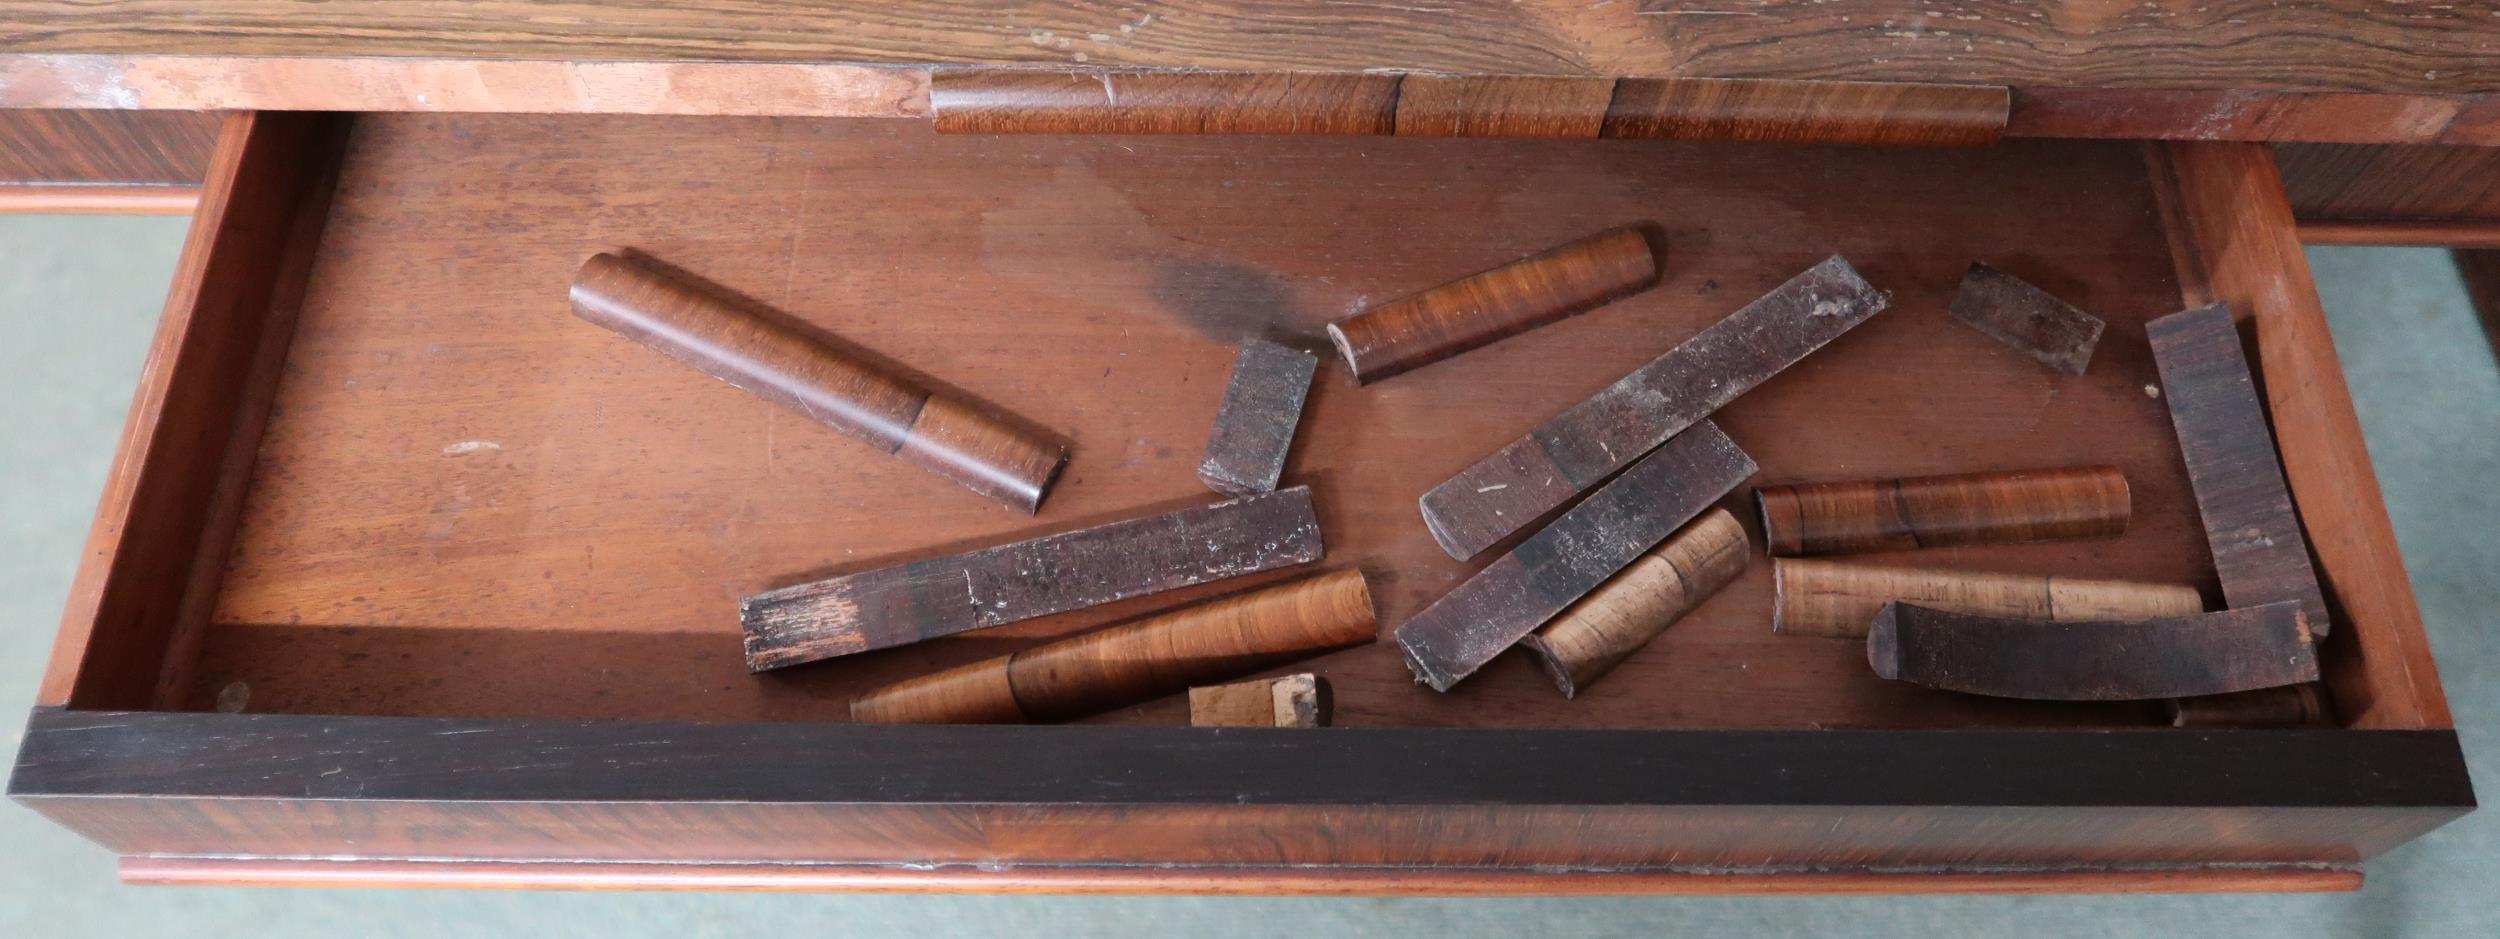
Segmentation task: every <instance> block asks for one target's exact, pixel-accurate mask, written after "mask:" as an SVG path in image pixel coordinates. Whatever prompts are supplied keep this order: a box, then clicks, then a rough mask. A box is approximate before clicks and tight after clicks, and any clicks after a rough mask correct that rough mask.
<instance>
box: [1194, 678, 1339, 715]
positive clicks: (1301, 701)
mask: <svg viewBox="0 0 2500 939" xmlns="http://www.w3.org/2000/svg"><path fill="white" fill-rule="evenodd" d="M1333 703H1334V702H1333V700H1332V699H1331V695H1330V691H1329V687H1328V679H1325V678H1321V677H1320V676H1318V675H1313V674H1311V673H1309V672H1303V673H1301V674H1298V675H1284V676H1279V677H1276V678H1254V679H1251V680H1249V681H1237V682H1232V683H1230V684H1223V685H1209V686H1207V687H1204V688H1191V689H1189V726H1191V727H1326V726H1328V718H1329V709H1330V705H1331V704H1333Z"/></svg>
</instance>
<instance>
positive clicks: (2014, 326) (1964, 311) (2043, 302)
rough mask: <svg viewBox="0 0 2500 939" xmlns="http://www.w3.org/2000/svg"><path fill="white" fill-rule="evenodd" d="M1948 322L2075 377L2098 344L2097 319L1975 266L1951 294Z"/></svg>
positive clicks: (2011, 277) (2012, 278)
mask: <svg viewBox="0 0 2500 939" xmlns="http://www.w3.org/2000/svg"><path fill="white" fill-rule="evenodd" d="M1952 311H1953V318H1954V319H1956V320H1960V321H1961V322H1962V323H1963V325H1966V326H1969V327H1970V328H1972V329H1976V330H1979V331H1980V332H1983V333H1986V334H1987V335H1988V337H1989V338H1991V339H1994V340H1996V341H1998V342H2002V343H2004V344H2006V345H2008V346H2012V347H2014V348H2015V349H2017V350H2019V351H2021V352H2022V353H2023V354H2024V355H2028V356H2031V357H2032V358H2034V359H2038V360H2039V361H2040V364H2042V365H2046V366H2048V367H2050V368H2052V369H2056V370H2057V371H2059V372H2061V373H2064V374H2066V375H2068V376H2070V377H2077V378H2080V377H2082V376H2083V371H2084V369H2085V368H2086V367H2088V366H2090V365H2091V364H2092V348H2093V347H2094V346H2095V345H2098V344H2099V343H2100V341H2101V329H2102V327H2103V326H2104V325H2105V324H2103V323H2102V322H2101V319H2100V317H2097V316H2093V315H2092V314H2090V313H2086V312H2084V311H2082V310H2078V309H2075V307H2074V305H2073V304H2070V303H2067V302H2066V301H2064V300H2060V299H2058V298H2057V297H2056V296H2055V295H2053V294H2051V293H2049V292H2048V291H2046V290H2042V289H2040V288H2038V287H2034V286H2032V285H2031V284H2029V283H2026V282H2024V281H2023V280H2022V279H2021V278H2018V277H2015V276H2014V275H2012V274H2008V273H2006V272H2004V271H2000V270H1997V269H1996V268H1993V267H1989V266H1988V265H1985V264H1981V263H1979V262H1977V261H1973V262H1971V265H1970V270H1969V271H1968V272H1965V273H1964V274H1963V275H1962V286H1961V289H1960V290H1957V291H1955V292H1954V294H1953V306H1952Z"/></svg>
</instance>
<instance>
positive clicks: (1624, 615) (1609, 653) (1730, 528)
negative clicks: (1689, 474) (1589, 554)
mask: <svg viewBox="0 0 2500 939" xmlns="http://www.w3.org/2000/svg"><path fill="white" fill-rule="evenodd" d="M1752 551H1753V545H1752V544H1751V543H1750V542H1748V541H1746V540H1745V526H1743V525H1740V524H1737V522H1736V516H1734V515H1730V514H1728V511H1727V510H1726V509H1712V510H1710V512H1709V513H1708V514H1706V515H1703V516H1702V517H1701V519H1700V520H1699V521H1695V522H1694V523H1692V524H1690V525H1686V526H1684V530H1683V531H1680V532H1677V533H1676V534H1675V535H1674V537H1671V538H1668V539H1667V541H1666V543H1665V544H1662V545H1659V546H1658V547H1657V548H1656V549H1654V550H1652V551H1650V552H1649V553H1648V554H1644V555H1642V556H1641V557H1640V559H1639V560H1636V561H1633V562H1632V564H1631V566H1629V567H1626V568H1624V569H1623V572H1622V573H1619V574H1616V575H1615V576H1614V579H1612V580H1608V581H1607V582H1606V584H1605V586H1602V587H1599V588H1597V590H1596V591H1595V592H1593V593H1590V594H1589V595H1588V596H1585V597H1582V598H1580V601H1579V602H1578V603H1574V604H1572V605H1571V606H1570V607H1569V608H1567V609H1565V610H1563V611H1562V612H1561V613H1560V614H1557V615H1556V616H1555V617H1554V620H1553V622H1550V623H1547V624H1545V625H1544V626H1543V627H1541V628H1539V629H1538V630H1537V631H1536V632H1534V633H1531V634H1529V635H1528V637H1527V638H1525V639H1521V640H1519V645H1520V647H1521V648H1524V649H1526V650H1528V652H1529V654H1531V655H1534V656H1536V659H1537V661H1538V662H1539V663H1540V664H1542V665H1544V666H1545V673H1546V674H1547V675H1550V676H1553V679H1554V687H1556V688H1560V689H1562V693H1563V697H1566V698H1570V697H1576V696H1578V695H1579V693H1580V689H1582V688H1586V687H1588V686H1589V685H1590V684H1591V683H1593V682H1595V681H1597V679H1598V678H1599V677H1601V676H1603V675H1605V674H1606V673H1607V672H1608V671H1611V670H1613V669H1614V667H1615V666H1616V665H1617V664H1620V663H1621V662H1622V661H1623V660H1624V659H1626V658H1629V657H1631V655H1632V653H1633V652H1636V651H1638V650H1639V649H1640V647H1641V646H1643V645H1645V644H1647V643H1648V642H1649V640H1651V639H1653V638H1656V637H1657V636H1658V634H1659V633H1662V632H1665V631H1666V630H1667V627H1668V626H1671V625H1673V624H1674V623H1675V621H1676V620H1678V619H1681V618H1683V616H1684V614H1686V613H1690V612H1692V611H1693V608H1694V607H1697V606H1700V605H1701V602H1702V601H1704V600H1707V599H1710V596H1711V595H1712V594H1715V593H1717V592H1719V588H1721V587H1725V586H1727V585H1728V582H1730V581H1733V580H1735V579H1736V575H1738V574H1742V573H1744V572H1745V562H1746V561H1747V560H1748V559H1749V558H1750V556H1751V554H1752Z"/></svg>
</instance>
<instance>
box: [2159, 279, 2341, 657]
mask: <svg viewBox="0 0 2500 939" xmlns="http://www.w3.org/2000/svg"><path fill="white" fill-rule="evenodd" d="M2144 331H2145V334H2146V335H2147V336H2148V337H2149V338H2150V339H2151V340H2152V344H2153V364H2154V366H2155V367H2157V368H2158V369H2160V371H2161V386H2162V400H2163V401H2164V402H2166V403H2168V404H2169V405H2170V423H2171V426H2172V427H2174V428H2176V429H2177V431H2178V434H2179V454H2180V456H2181V457H2182V458H2184V459H2185V460H2186V462H2187V471H2188V487H2189V488H2190V489H2192V490H2194V491H2195V493H2196V512H2197V514H2198V515H2199V516H2201V517H2203V519H2204V522H2205V542H2206V545H2207V547H2209V548H2210V549H2211V550H2212V551H2213V556H2214V573H2215V574H2217V575H2219V576H2220V578H2221V580H2222V598H2223V601H2224V602H2225V603H2226V604H2228V605H2230V606H2235V607H2240V606H2256V605H2259V604H2265V603H2273V602H2276V601H2279V600H2292V601H2297V602H2298V603H2299V604H2300V610H2301V613H2302V614H2303V615H2304V616H2305V617H2306V618H2307V619H2308V621H2309V628H2310V630H2311V631H2312V632H2315V633H2316V634H2318V635H2319V636H2320V637H2324V636H2325V635H2326V634H2327V631H2328V629H2329V620H2328V617H2327V609H2326V597H2325V596H2324V594H2322V593H2321V592H2320V591H2319V589H2318V573H2317V569H2316V568H2315V567H2312V566H2311V565H2310V562H2309V542H2308V540H2307V539H2306V538H2304V537H2302V535H2301V530H2300V516H2299V515H2298V514H2296V513H2295V511H2294V509H2293V507H2292V494H2291V490H2290V488H2289V487H2288V486H2287V485H2286V484H2285V482H2284V478H2283V462H2282V459H2281V458H2280V457H2279V456H2278V455H2277V454H2276V453H2275V450H2274V432H2273V431H2272V430H2271V429H2270V428H2269V427H2268V425H2267V423H2266V412H2265V407H2264V405H2262V404H2260V403H2259V401H2258V398H2257V384H2256V381H2255V380H2254V379H2253V378H2252V377H2250V375H2249V371H2248V356H2247V353H2246V352H2245V351H2244V350H2243V349H2242V347H2241V345H2240V332H2239V328H2238V326H2237V325H2236V324H2234V323H2233V321H2232V319H2231V309H2230V307H2228V306H2226V305H2224V304H2220V303H2216V304H2213V305H2211V306H2205V307H2199V308H2197V309H2193V310H2188V311H2185V312H2180V313H2173V314H2171V315H2169V316H2165V317H2162V318H2161V319H2157V320H2154V321H2152V322H2150V323H2147V324H2145V327H2144Z"/></svg>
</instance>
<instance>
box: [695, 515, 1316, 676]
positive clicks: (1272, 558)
mask: <svg viewBox="0 0 2500 939" xmlns="http://www.w3.org/2000/svg"><path fill="white" fill-rule="evenodd" d="M1320 554H1321V547H1320V533H1319V519H1318V518H1317V517H1316V516H1314V515H1313V514H1312V512H1311V490H1310V488H1309V487H1307V486H1296V487H1294V488H1292V489H1286V490H1282V491H1278V492H1271V493H1265V494H1262V495H1256V496H1250V497H1248V498H1242V499H1234V500H1232V501H1229V502H1218V503H1215V504H1213V505H1204V506H1199V507H1196V508H1189V509H1182V510H1180V511H1177V512H1166V513H1163V514H1160V515H1149V516H1145V517H1142V518H1132V519H1125V520H1122V521H1117V522H1112V523H1110V524H1107V525H1097V526H1095V527H1092V528H1086V529H1080V530H1077V531H1071V532H1062V533H1060V534H1056V535H1046V536H1043V537H1040V538H1034V539H1031V540H1027V541H1019V542H1015V543H1013V544H1004V545H999V546H997V547H992V548H983V549H981V550H978V551H972V552H968V553H965V554H958V555H952V556H949V557H941V558H931V559H929V560H925V561H916V562H913V563H910V564H904V565H901V566H898V567H887V568H880V569H877V570H872V571H862V572H860V573H856V574H846V575H843V576H840V577H834V578H830V579H826V580H820V581H816V582H814V583H808V584H800V585H798V586H795V587H785V588H782V589H780V590H773V591H768V592H765V593H759V594H755V595H753V596H750V597H747V598H746V599H744V600H742V601H740V602H739V614H740V619H741V621H743V623H744V624H745V627H746V649H747V665H748V667H750V668H753V669H755V670H756V671H763V670H765V669H768V668H779V667H781V666H784V665H796V664H798V663H801V662H812V661H815V660H817V659H825V658H832V657H834V656H840V655H850V654H852V653H855V652H866V651H868V650H870V649H883V648H887V647H890V646H898V645H904V644H907V643H913V642H919V641H921V640H923V639H934V638H937V637H939V636H950V635H953V634H955V633H959V632H964V631H966V630H973V629H985V628H988V627H991V626H997V625H1000V624H1003V623H1013V622H1016V621H1018V620H1025V619H1032V618H1033V617H1036V616H1048V615H1050V614H1052V613H1061V612H1066V611H1068V610H1074V609H1079V608H1083V607H1089V606H1098V605H1100V604H1104V603H1110V602H1112V601H1115V600H1125V599H1127V598H1129V597H1137V596H1144V595H1146V594H1150V593H1159V592H1162V591H1165V590H1171V589H1175V588H1178V587H1186V586H1189V585H1191V584H1200V583H1206V582H1208V581H1212V580H1222V579H1224V578H1227V577H1239V576H1241V575H1243V574H1255V573H1258V572H1260V571H1266V570H1274V569H1276V568H1280V567H1290V566H1293V565H1296V564H1308V563H1310V562H1312V561H1317V560H1319V559H1320Z"/></svg>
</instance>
